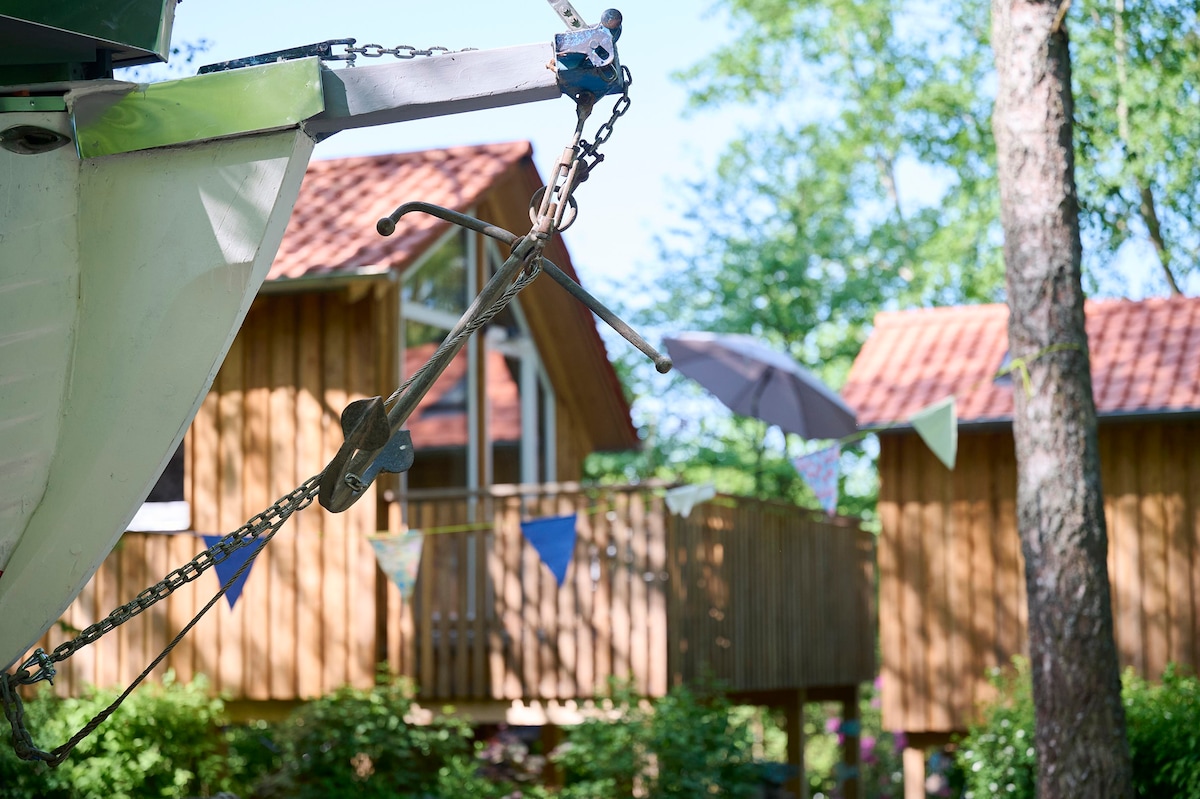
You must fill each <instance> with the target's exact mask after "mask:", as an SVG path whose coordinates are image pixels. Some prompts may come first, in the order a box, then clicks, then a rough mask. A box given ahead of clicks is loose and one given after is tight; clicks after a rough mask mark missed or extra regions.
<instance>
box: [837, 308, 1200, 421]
mask: <svg viewBox="0 0 1200 799" xmlns="http://www.w3.org/2000/svg"><path fill="white" fill-rule="evenodd" d="M1085 313H1086V316H1087V332H1088V346H1089V348H1090V350H1091V362H1092V391H1093V394H1094V396H1095V398H1096V409H1097V411H1098V412H1099V414H1100V415H1101V416H1107V415H1119V414H1145V413H1178V412H1187V411H1200V298H1187V297H1175V298H1171V299H1151V300H1143V301H1140V302H1131V301H1129V300H1101V301H1092V302H1088V303H1087V304H1086V306H1085ZM1007 351H1008V308H1007V306H1005V305H977V306H962V307H954V308H932V309H925V310H918V311H901V312H884V313H881V314H879V315H878V316H876V317H875V329H874V331H873V332H872V333H871V335H870V338H868V340H867V343H866V344H865V345H863V348H862V351H861V352H859V354H858V357H857V358H856V359H855V361H854V366H853V367H851V369H850V376H849V379H848V380H847V382H846V385H845V387H844V388H843V389H842V397H843V398H844V399H845V400H846V402H847V403H848V404H849V405H850V406H851V407H852V408H854V409H855V410H856V411H857V413H858V423H859V425H860V426H861V427H871V426H877V425H887V424H895V423H903V422H905V421H907V419H908V417H909V416H910V415H911V414H912V413H913V412H915V411H917V410H919V409H920V408H922V407H924V406H926V405H928V404H930V403H932V402H936V401H937V400H940V399H944V398H945V397H946V396H948V395H950V394H953V395H954V396H955V399H956V407H957V411H958V418H959V421H960V422H963V423H972V422H996V421H1009V420H1011V419H1012V409H1013V403H1012V391H1013V381H1016V382H1017V383H1019V382H1020V378H1019V377H1018V376H1013V378H1012V379H1005V380H1000V381H996V380H995V379H994V378H995V375H996V372H997V371H998V370H999V369H1000V366H1001V363H1002V362H1003V360H1004V356H1005V354H1006V353H1007Z"/></svg>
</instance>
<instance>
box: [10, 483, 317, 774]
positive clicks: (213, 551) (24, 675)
mask: <svg viewBox="0 0 1200 799" xmlns="http://www.w3.org/2000/svg"><path fill="white" fill-rule="evenodd" d="M320 479H321V475H319V474H318V475H314V476H313V477H310V478H308V479H307V480H305V481H304V482H303V483H301V484H300V485H299V486H297V487H296V488H295V489H293V490H292V491H290V492H289V493H287V494H286V495H284V496H283V497H281V498H280V499H279V500H277V501H276V502H275V503H273V504H272V505H271V506H270V507H268V508H267V509H266V510H264V511H262V512H261V513H258V514H257V515H255V516H254V517H252V518H251V519H250V520H249V521H247V522H246V523H245V524H244V525H242V526H241V527H239V528H238V529H237V530H235V531H233V532H232V533H229V534H228V535H226V536H224V537H223V538H221V540H220V541H218V542H216V543H215V544H213V545H212V546H211V547H209V548H208V549H206V550H205V551H203V552H201V553H200V554H198V555H196V557H194V558H192V559H191V560H190V561H188V562H187V563H185V564H184V565H183V566H181V567H179V568H178V569H175V570H174V571H172V572H170V573H168V574H167V576H166V577H164V578H163V579H162V580H160V581H159V582H158V583H156V584H155V585H153V586H151V587H150V588H147V589H146V590H145V591H142V592H141V593H140V594H138V595H137V598H136V599H134V600H133V601H131V602H128V603H126V604H124V605H122V606H121V607H119V608H117V609H116V610H114V611H113V612H112V613H110V614H109V615H108V616H107V617H105V618H103V619H101V620H100V621H99V622H97V623H95V624H93V625H91V626H89V627H88V628H87V629H85V630H84V631H83V632H81V633H80V634H79V635H78V636H76V637H75V638H74V639H72V640H71V641H67V642H66V643H63V644H60V645H59V646H57V647H55V649H54V651H53V653H52V654H46V652H44V651H43V650H41V649H38V650H37V651H36V652H35V653H34V656H33V657H31V658H30V659H29V660H27V661H25V663H24V664H22V666H21V668H19V669H18V670H17V671H15V672H13V673H12V674H0V703H2V704H3V705H4V715H5V717H6V718H7V719H8V722H9V725H10V726H11V727H12V730H13V736H12V741H13V748H14V749H15V751H16V753H17V756H18V757H20V758H22V759H24V760H41V761H43V762H45V763H48V764H50V765H52V766H55V765H58V764H59V763H61V762H62V761H63V760H64V759H65V758H66V757H67V755H68V754H70V752H71V750H72V749H74V748H75V746H76V745H78V743H79V742H80V741H82V740H83V739H84V738H86V737H87V736H88V735H90V734H91V732H92V731H93V730H95V729H96V727H98V726H99V725H100V724H102V723H103V722H104V721H105V720H106V719H107V718H108V717H109V716H110V715H112V713H113V711H115V710H116V709H117V708H118V707H119V706H120V705H121V703H122V702H124V701H125V698H126V697H127V696H129V694H130V693H131V692H132V691H133V689H134V688H136V687H137V686H138V685H139V684H140V683H141V682H142V680H144V679H145V678H146V677H147V676H148V675H149V674H150V672H151V671H153V670H154V668H155V667H156V666H158V664H159V663H161V662H162V660H163V659H164V658H166V656H167V655H168V654H169V653H170V652H171V650H172V649H174V648H175V646H176V644H178V643H179V642H180V641H181V640H182V639H183V637H184V636H185V635H186V634H187V633H188V632H190V631H191V629H192V627H194V626H195V625H196V623H197V622H199V621H200V619H201V617H203V616H204V614H205V613H207V612H208V610H209V609H210V608H211V607H212V606H213V605H214V604H215V603H216V602H217V600H219V599H220V598H221V597H222V596H224V595H225V592H226V591H228V590H229V587H230V586H231V585H232V584H233V582H234V581H235V580H237V578H238V577H239V576H241V574H242V573H243V572H244V571H245V570H246V569H247V568H248V567H249V565H250V563H251V561H252V560H253V557H255V556H252V557H251V558H249V559H247V560H246V562H245V563H243V564H242V566H241V568H239V569H238V571H237V573H236V574H234V575H232V576H231V577H230V578H229V579H228V580H227V581H226V582H225V584H224V585H222V586H221V590H220V591H218V592H217V594H216V595H215V596H213V598H212V599H211V600H209V602H208V604H206V605H205V606H204V607H203V608H201V610H200V612H199V613H197V614H196V615H195V616H194V617H193V618H192V620H191V621H190V622H189V623H188V624H187V625H186V626H185V627H184V628H183V629H182V630H180V631H179V634H178V635H176V636H175V638H174V640H172V641H171V643H169V644H168V645H167V647H166V648H165V649H164V650H163V651H162V652H161V653H160V654H159V655H158V657H156V658H155V659H154V661H153V662H151V663H150V665H149V666H147V667H146V669H145V670H144V671H143V672H142V673H141V674H140V675H139V676H138V677H137V679H135V680H134V681H133V682H132V683H131V684H130V685H129V687H128V688H126V689H125V692H124V693H122V694H121V695H120V696H119V697H117V699H116V700H115V701H114V702H113V703H112V704H111V705H109V706H108V707H107V708H105V709H104V710H103V711H101V712H100V713H98V714H97V715H96V716H95V717H94V718H93V719H92V720H91V721H90V722H88V723H87V724H86V725H85V726H84V727H83V729H81V730H80V731H79V732H77V733H76V734H75V735H74V736H72V738H71V739H70V740H69V741H67V742H66V743H65V744H63V745H62V746H60V747H58V748H57V749H55V750H54V751H53V752H45V751H43V750H41V749H38V748H37V747H36V746H35V745H34V743H33V737H32V736H31V735H30V733H29V730H28V729H27V728H26V727H25V718H24V717H25V712H24V705H23V703H22V702H21V697H20V694H19V693H18V692H17V689H16V686H20V685H30V684H33V683H35V682H39V681H41V680H47V681H49V682H53V678H54V675H55V670H54V666H53V664H54V663H59V662H62V661H63V660H66V659H67V658H68V657H70V656H71V655H72V654H74V653H75V652H76V651H78V650H79V649H80V648H82V647H84V646H86V645H88V644H90V643H92V642H94V641H96V640H97V639H99V638H100V637H101V636H103V635H104V634H106V633H108V632H110V631H111V630H113V629H115V628H117V627H119V626H120V625H122V624H124V623H125V622H127V621H129V620H130V619H132V618H133V617H134V616H137V615H139V614H141V613H142V612H143V611H145V610H146V609H147V608H150V607H151V606H153V605H154V604H155V603H157V602H159V601H160V600H163V599H165V598H166V597H168V596H170V595H171V594H172V593H174V592H175V590H176V589H178V588H180V587H182V586H184V585H186V584H187V583H190V582H192V581H193V580H195V579H196V578H198V577H199V576H200V575H201V574H203V573H204V572H206V571H208V570H209V569H211V568H212V567H213V566H216V565H217V564H218V563H221V562H223V561H225V560H226V559H227V558H228V557H229V556H230V554H232V553H233V552H235V551H236V550H238V549H241V548H242V547H246V546H250V545H251V544H253V543H254V542H255V541H258V540H259V539H260V538H261V541H262V543H261V544H260V548H261V546H265V545H266V543H267V541H269V540H271V538H272V537H273V536H274V535H275V533H276V532H277V531H278V530H279V528H280V527H282V526H283V523H284V522H286V521H287V520H288V519H289V518H290V517H291V516H292V515H293V514H295V513H297V512H299V511H301V510H304V509H305V508H307V507H308V506H309V505H311V504H312V503H313V500H314V499H316V496H317V492H318V490H319V484H320ZM34 665H36V666H37V667H38V669H37V671H35V672H32V673H31V672H30V668H31V667H32V666H34Z"/></svg>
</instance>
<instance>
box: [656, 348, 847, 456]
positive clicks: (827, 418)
mask: <svg viewBox="0 0 1200 799" xmlns="http://www.w3.org/2000/svg"><path fill="white" fill-rule="evenodd" d="M663 341H664V343H665V344H666V347H667V352H668V353H670V355H671V360H672V361H674V364H675V368H676V369H678V370H679V371H680V372H682V373H683V374H684V375H686V376H687V377H690V378H692V379H693V380H695V381H696V382H697V383H699V384H700V385H702V386H704V388H706V389H708V390H709V391H710V392H712V393H713V395H715V396H716V398H717V399H719V400H721V402H723V403H725V405H727V406H728V407H729V409H730V410H732V411H733V412H734V413H740V414H742V415H743V416H752V417H754V418H756V419H761V420H762V421H764V422H766V423H767V424H773V425H778V426H779V427H780V428H781V429H782V430H783V431H784V432H786V433H795V434H796V435H798V436H800V437H801V438H809V439H813V438H843V437H844V436H848V435H851V434H852V433H855V432H857V431H858V426H857V424H856V423H855V419H854V411H853V410H851V409H850V406H848V405H847V404H846V403H845V402H843V401H842V398H841V397H839V396H838V395H837V394H836V393H834V392H833V390H831V389H830V388H829V387H828V386H826V385H825V384H824V383H822V382H821V381H820V380H818V379H817V378H816V376H814V375H813V374H812V373H811V372H809V371H808V370H807V369H805V368H803V367H802V366H800V365H799V364H798V363H796V362H795V361H794V360H792V358H790V357H789V356H787V355H785V354H783V353H781V352H778V351H777V350H773V349H771V348H770V347H767V346H765V345H763V344H761V343H760V342H759V341H758V340H756V339H754V338H753V337H751V336H746V335H741V334H737V333H727V334H716V333H680V334H679V335H677V336H667V337H666V338H664V339H663Z"/></svg>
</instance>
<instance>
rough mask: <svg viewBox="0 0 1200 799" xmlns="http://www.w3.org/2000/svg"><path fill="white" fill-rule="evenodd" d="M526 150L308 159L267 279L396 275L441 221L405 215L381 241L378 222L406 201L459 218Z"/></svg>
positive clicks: (515, 146)
mask: <svg viewBox="0 0 1200 799" xmlns="http://www.w3.org/2000/svg"><path fill="white" fill-rule="evenodd" d="M532 152H533V149H532V147H531V145H530V144H529V142H526V141H521V142H509V143H505V144H484V145H478V146H473V147H451V148H448V149H444V150H424V151H421V152H414V153H393V154H390V155H373V156H364V157H359V158H339V159H335V160H331V161H313V162H312V163H311V164H309V166H308V171H307V172H306V173H305V176H304V182H303V184H301V186H300V197H299V199H297V201H296V207H295V210H294V211H293V212H292V218H291V221H289V222H288V226H287V230H286V231H285V232H284V234H283V242H282V243H281V244H280V246H279V253H278V255H276V256H275V262H274V263H273V264H272V265H271V271H270V272H269V273H268V275H267V279H268V280H278V279H281V278H297V277H310V276H314V275H330V274H337V273H340V272H355V271H360V270H364V269H369V270H373V269H378V270H379V271H384V270H386V269H398V270H402V269H404V268H405V267H406V266H408V265H409V264H410V263H412V261H413V260H414V259H415V258H416V257H417V256H419V255H420V254H421V253H422V252H423V251H424V250H425V248H426V247H428V246H429V245H430V244H432V243H433V242H434V241H436V240H437V239H438V237H440V236H441V235H442V234H443V233H444V232H445V231H446V229H447V227H448V223H446V222H442V221H441V220H438V219H435V218H434V217H431V216H429V215H427V214H408V215H406V216H404V217H403V218H402V219H401V220H400V223H399V224H398V225H397V226H396V232H395V233H393V234H392V235H391V236H387V237H384V236H381V235H379V233H377V232H376V231H375V223H376V222H377V221H378V220H379V218H380V217H383V216H387V215H388V214H390V213H391V212H392V211H394V210H395V209H396V206H398V205H400V204H401V203H405V202H410V201H413V200H421V201H423V202H428V203H434V204H436V205H441V206H445V207H446V208H451V209H453V210H456V211H462V212H466V211H467V210H468V209H470V207H471V206H472V205H474V204H475V203H476V202H478V201H479V200H480V198H481V197H482V196H483V195H484V194H485V193H486V192H487V191H488V189H490V188H492V187H493V186H494V185H495V184H496V182H497V181H498V180H499V179H500V177H501V176H502V175H503V174H504V173H505V172H506V171H508V170H509V169H511V168H513V167H514V166H515V165H516V164H518V163H519V162H520V161H521V160H522V159H524V158H528V157H530V155H531V154H532Z"/></svg>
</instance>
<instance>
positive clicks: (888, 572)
mask: <svg viewBox="0 0 1200 799" xmlns="http://www.w3.org/2000/svg"><path fill="white" fill-rule="evenodd" d="M1086 317H1087V332H1088V342H1089V348H1090V353H1091V366H1092V381H1093V393H1094V396H1095V400H1096V407H1097V411H1098V415H1099V444H1100V460H1101V472H1102V474H1101V480H1102V485H1103V490H1104V511H1105V518H1106V520H1107V529H1108V539H1109V556H1108V573H1109V578H1110V580H1111V583H1112V600H1113V621H1114V625H1115V633H1116V643H1117V650H1118V653H1119V656H1120V662H1121V667H1122V668H1125V667H1133V668H1134V669H1136V670H1137V671H1138V673H1140V674H1142V675H1143V676H1145V677H1147V678H1150V679H1156V678H1158V677H1159V676H1160V675H1161V674H1162V672H1163V669H1164V667H1165V666H1166V665H1167V663H1169V662H1176V663H1180V664H1183V665H1186V666H1188V667H1191V668H1193V669H1195V668H1196V667H1197V666H1200V450H1197V447H1196V444H1197V442H1200V299H1188V298H1172V299H1153V300H1145V301H1142V302H1130V301H1096V302H1089V303H1087V306H1086ZM1007 320H1008V310H1007V307H1006V306H1003V305H985V306H975V307H961V308H939V309H929V310H920V311H911V312H894V313H893V312H889V313H882V314H880V315H878V316H877V317H876V319H875V328H874V331H873V332H872V333H871V336H870V338H869V339H868V341H867V343H866V345H865V346H864V347H863V349H862V351H861V352H860V354H859V356H858V358H857V360H856V361H855V363H854V366H853V368H852V369H851V372H850V377H849V380H848V382H847V384H846V386H845V388H844V389H843V396H844V397H845V399H846V401H847V402H849V403H850V404H851V405H852V406H854V407H855V408H856V409H857V410H858V414H859V417H858V418H859V423H860V424H861V425H862V426H864V427H875V426H877V427H880V428H882V430H881V432H880V433H879V476H880V490H879V514H880V518H881V520H882V526H883V530H882V534H881V536H880V538H879V578H880V586H879V627H880V645H881V647H880V648H881V653H882V665H881V676H882V680H883V692H882V693H883V697H882V700H883V723H884V725H885V727H886V728H888V729H893V730H903V731H905V732H906V733H907V734H908V741H909V742H910V744H911V746H912V748H911V749H910V750H909V752H908V753H906V755H905V772H906V780H905V782H906V786H907V789H906V796H920V797H924V789H923V787H921V786H922V785H923V783H924V778H923V776H922V773H921V772H922V770H923V768H924V756H923V753H922V752H921V748H922V747H924V746H926V745H930V746H932V745H940V744H942V743H945V742H946V741H948V740H949V738H950V736H951V734H952V733H956V732H963V731H965V730H966V728H967V726H968V725H969V723H970V722H971V721H972V720H973V719H974V718H975V717H976V716H975V713H976V710H977V707H978V705H979V703H980V702H981V701H984V700H986V699H988V698H989V697H990V696H991V695H992V692H991V690H990V686H989V684H988V672H989V671H990V670H991V669H994V668H996V667H1003V666H1006V665H1008V664H1009V663H1010V660H1011V658H1012V656H1014V655H1017V654H1022V653H1027V634H1026V620H1027V613H1026V601H1025V578H1024V561H1023V558H1022V554H1021V546H1020V541H1019V537H1018V534H1017V528H1016V486H1017V482H1016V481H1017V467H1016V456H1015V453H1014V444H1013V436H1012V410H1013V400H1012V392H1013V391H1014V381H1015V383H1016V386H1017V389H1016V390H1019V386H1020V377H1019V376H1003V377H997V374H998V372H1000V371H1001V367H1002V366H1004V365H1006V364H1007V359H1008V332H1007ZM951 394H952V395H954V397H955V401H956V405H957V412H958V436H959V438H958V457H957V462H956V465H955V468H954V470H953V471H951V470H949V469H947V468H946V467H945V466H944V465H942V463H941V461H939V460H938V459H937V458H936V457H934V455H933V454H932V452H930V451H929V449H928V447H926V446H925V444H924V443H923V442H922V441H921V439H920V438H919V437H918V436H917V434H916V433H915V432H914V431H913V429H912V427H911V425H910V424H909V422H908V419H909V417H910V416H911V415H912V414H913V412H915V411H917V410H919V409H920V408H922V407H924V406H927V405H929V404H931V403H933V402H936V401H938V400H941V399H944V398H945V397H946V396H948V395H951Z"/></svg>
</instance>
